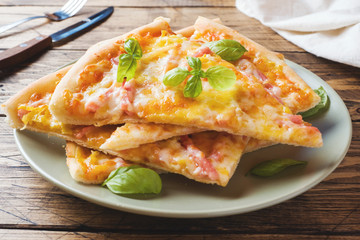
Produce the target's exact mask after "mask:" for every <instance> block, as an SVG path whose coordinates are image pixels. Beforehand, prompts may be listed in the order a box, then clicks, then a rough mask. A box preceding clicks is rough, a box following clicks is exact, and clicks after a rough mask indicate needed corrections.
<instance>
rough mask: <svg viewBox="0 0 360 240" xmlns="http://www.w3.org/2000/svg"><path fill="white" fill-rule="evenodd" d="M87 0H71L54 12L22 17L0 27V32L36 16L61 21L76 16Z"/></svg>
mask: <svg viewBox="0 0 360 240" xmlns="http://www.w3.org/2000/svg"><path fill="white" fill-rule="evenodd" d="M86 1H87V0H69V1H68V2H67V3H65V5H64V6H63V7H62V8H61V9H60V10H59V11H56V12H54V13H44V15H41V16H33V17H28V18H25V19H21V20H19V21H16V22H14V23H10V24H7V25H4V26H2V27H0V33H3V32H5V31H7V30H9V29H11V28H14V27H16V26H19V25H20V24H22V23H24V22H27V21H30V20H33V19H36V18H48V19H50V20H51V21H61V20H64V19H67V18H69V17H72V16H74V15H75V14H76V13H77V12H78V11H79V10H80V9H81V8H82V7H83V6H84V5H85V3H86Z"/></svg>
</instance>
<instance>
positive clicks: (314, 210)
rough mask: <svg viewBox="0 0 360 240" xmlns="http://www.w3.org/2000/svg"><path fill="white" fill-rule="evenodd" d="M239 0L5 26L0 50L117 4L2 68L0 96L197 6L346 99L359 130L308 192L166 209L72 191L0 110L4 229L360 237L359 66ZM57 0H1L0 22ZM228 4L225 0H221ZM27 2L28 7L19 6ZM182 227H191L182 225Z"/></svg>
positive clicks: (7, 232) (0, 224)
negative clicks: (90, 25) (259, 205)
mask: <svg viewBox="0 0 360 240" xmlns="http://www.w3.org/2000/svg"><path fill="white" fill-rule="evenodd" d="M233 3H234V1H228V0H224V1H210V0H207V1H195V0H194V1H192V0H187V1H180V0H178V1H169V0H168V1H157V0H156V1H140V0H138V1H125V0H121V1H115V0H113V1H110V0H109V1H95V0H92V1H89V2H88V4H87V6H86V7H85V8H84V9H83V10H82V12H81V15H80V16H76V17H74V18H73V19H72V20H66V21H63V22H59V23H48V22H46V21H43V20H37V21H35V22H33V23H28V24H26V25H24V26H22V27H20V28H19V29H16V30H14V31H11V32H10V33H8V34H5V35H0V50H3V49H7V48H9V47H12V46H14V45H16V44H19V43H21V42H23V41H25V40H28V39H30V38H32V37H35V36H37V35H38V34H50V33H52V32H55V31H57V30H59V29H61V28H63V27H65V26H68V25H70V24H72V23H73V22H75V21H78V20H80V19H82V18H84V17H85V16H88V15H90V14H92V13H94V12H96V11H98V10H99V8H100V7H97V6H102V7H104V6H108V5H115V6H117V7H116V9H115V12H114V14H113V16H112V17H111V18H110V19H109V20H108V21H106V22H104V23H103V24H101V25H100V26H99V27H97V28H95V29H94V30H92V31H90V32H88V33H87V34H85V35H83V36H81V37H79V38H77V39H75V40H73V41H71V42H69V43H67V44H65V45H62V46H58V47H55V48H53V49H52V50H50V51H47V52H46V53H44V54H42V55H41V56H38V57H35V58H33V59H31V60H30V61H28V62H26V63H24V64H21V65H20V66H18V67H16V68H14V69H9V70H6V71H3V72H0V103H2V102H4V101H5V100H6V99H8V98H9V97H10V96H11V95H13V94H14V93H16V92H17V91H18V90H19V89H20V88H23V87H25V86H26V85H28V84H29V83H30V82H32V81H34V80H35V79H37V78H40V77H41V76H44V75H46V74H48V73H50V72H52V71H54V70H55V69H57V68H59V67H60V66H62V65H64V64H66V63H69V62H71V61H72V60H74V59H77V58H79V57H80V56H81V55H82V54H83V53H84V52H85V51H86V49H87V48H88V47H89V46H91V45H92V44H94V43H95V42H97V41H99V40H103V39H107V38H111V37H113V36H115V35H117V34H121V33H124V32H126V31H128V30H130V29H133V28H135V27H137V26H140V25H142V24H145V23H147V22H149V21H151V20H152V19H153V18H155V17H157V16H159V15H162V16H166V17H171V18H172V19H173V21H172V25H173V26H174V28H175V29H179V28H181V27H185V26H188V25H190V24H191V23H192V22H193V21H194V20H195V18H196V16H198V15H203V16H205V17H209V18H214V17H220V18H221V19H222V20H223V22H224V23H225V24H226V25H228V26H231V27H233V28H234V29H236V30H238V31H240V32H242V33H243V34H245V35H247V36H249V37H250V38H252V39H254V40H255V41H257V42H259V43H261V44H263V45H265V46H266V47H268V48H270V49H272V50H274V51H279V52H281V53H283V54H284V55H285V57H286V58H288V59H289V60H292V61H294V62H297V63H299V64H301V65H302V66H304V67H306V68H308V69H309V70H311V71H313V72H314V73H315V74H317V75H318V76H320V77H321V78H322V79H324V80H325V81H326V82H327V83H329V84H330V85H331V86H332V87H333V88H334V89H335V90H336V91H337V93H338V94H339V95H340V96H341V97H342V99H343V100H344V102H345V103H346V105H347V107H348V109H349V112H350V114H351V118H352V121H353V139H352V143H351V146H350V149H349V152H348V154H347V155H346V157H345V159H344V160H343V162H342V163H341V164H340V166H339V167H338V168H337V169H336V170H335V171H334V172H333V173H332V174H331V175H330V176H329V177H327V178H326V179H325V180H324V181H323V182H321V183H320V184H319V185H317V186H316V187H314V188H312V189H311V190H309V191H307V192H306V193H304V194H302V195H300V196H298V197H296V198H294V199H292V200H289V201H286V202H284V203H282V204H279V205H276V206H273V207H270V208H266V209H263V210H259V211H255V212H251V213H246V214H241V215H235V216H229V217H219V218H210V219H169V218H158V217H148V216H140V215H135V214H130V213H125V212H121V211H115V210H111V209H107V208H104V207H101V206H98V205H94V204H92V203H89V202H86V201H84V200H81V199H78V198H76V197H73V196H71V195H69V194H67V193H65V192H63V191H62V190H60V189H58V188H57V187H55V186H53V185H51V184H50V183H48V182H47V181H45V180H44V179H42V178H41V177H40V176H39V175H38V174H37V173H35V172H34V171H33V170H32V169H31V168H30V167H29V166H28V164H27V163H26V161H25V159H24V158H23V157H22V156H21V154H20V152H19V150H18V149H17V147H16V145H15V142H14V138H13V133H12V129H10V128H9V127H8V126H7V124H6V123H5V122H4V121H3V120H4V114H3V113H2V112H1V113H0V138H1V144H0V180H1V181H0V239H24V238H26V239H120V238H121V239H180V238H184V237H186V238H187V239H199V238H200V239H212V238H222V239H359V237H360V164H359V162H360V161H359V160H360V157H359V156H360V100H359V99H360V98H359V96H360V94H359V93H360V91H359V90H360V69H358V68H354V67H350V66H346V65H343V64H339V63H335V62H332V61H328V60H325V59H322V58H318V57H315V56H313V55H311V54H309V53H306V52H304V51H303V50H302V49H300V48H298V47H296V46H294V45H293V44H291V43H289V42H288V41H286V40H284V39H283V38H282V37H280V36H279V35H277V34H276V33H274V32H273V31H272V30H271V29H269V28H267V27H265V26H263V25H261V24H260V23H259V22H257V21H256V20H254V19H251V18H248V17H246V16H245V15H243V14H241V13H240V12H239V11H238V10H236V9H235V8H234V7H233ZM61 5H62V2H60V1H45V0H41V1H36V3H35V1H30V0H28V1H20V0H14V1H9V0H7V1H1V2H0V6H1V7H0V16H2V17H1V18H0V25H1V24H5V23H8V22H12V21H14V20H17V19H19V18H21V17H25V16H30V15H34V14H35V13H39V12H43V11H44V7H43V6H46V10H48V11H53V10H55V9H57V8H58V6H61ZM219 6H221V7H219ZM19 7H21V11H20V10H19ZM184 234H185V235H184Z"/></svg>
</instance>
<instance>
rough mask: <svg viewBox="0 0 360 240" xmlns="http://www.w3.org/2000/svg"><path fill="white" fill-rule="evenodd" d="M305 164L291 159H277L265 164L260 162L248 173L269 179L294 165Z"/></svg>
mask: <svg viewBox="0 0 360 240" xmlns="http://www.w3.org/2000/svg"><path fill="white" fill-rule="evenodd" d="M306 164H307V162H305V161H299V160H294V159H291V158H278V159H273V160H269V161H265V162H261V163H259V164H258V165H256V166H255V167H253V168H252V169H251V170H250V171H249V172H250V173H251V174H252V175H255V176H259V177H271V176H273V175H275V174H277V173H279V172H281V171H283V170H284V169H285V168H287V167H290V166H295V165H306Z"/></svg>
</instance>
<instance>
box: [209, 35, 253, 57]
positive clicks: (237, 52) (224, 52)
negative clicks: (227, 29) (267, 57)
mask: <svg viewBox="0 0 360 240" xmlns="http://www.w3.org/2000/svg"><path fill="white" fill-rule="evenodd" d="M206 45H207V46H208V47H209V48H210V49H211V51H213V52H214V53H216V54H217V55H219V56H220V57H221V58H222V59H224V60H226V61H235V60H238V59H239V58H240V57H241V56H242V55H244V53H245V52H247V50H246V48H245V47H244V46H243V45H241V44H240V43H239V42H238V41H235V40H230V39H222V40H219V41H215V42H210V43H208V44H206Z"/></svg>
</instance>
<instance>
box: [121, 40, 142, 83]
mask: <svg viewBox="0 0 360 240" xmlns="http://www.w3.org/2000/svg"><path fill="white" fill-rule="evenodd" d="M124 49H125V51H126V52H127V53H124V54H121V55H120V56H119V66H118V71H117V81H118V82H123V81H124V79H125V81H127V80H130V79H132V78H133V77H134V75H135V71H136V67H137V60H139V59H140V58H141V57H142V49H141V47H140V44H139V42H138V41H137V40H136V39H134V38H129V39H128V40H126V41H125V43H124Z"/></svg>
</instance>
